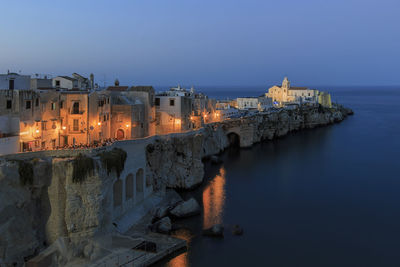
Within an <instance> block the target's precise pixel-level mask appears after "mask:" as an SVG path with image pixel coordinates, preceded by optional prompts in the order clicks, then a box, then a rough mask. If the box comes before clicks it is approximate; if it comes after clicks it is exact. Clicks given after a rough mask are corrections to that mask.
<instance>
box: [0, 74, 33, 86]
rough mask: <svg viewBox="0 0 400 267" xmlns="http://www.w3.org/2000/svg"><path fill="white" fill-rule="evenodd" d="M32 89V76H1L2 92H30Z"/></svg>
mask: <svg viewBox="0 0 400 267" xmlns="http://www.w3.org/2000/svg"><path fill="white" fill-rule="evenodd" d="M30 88H31V76H29V75H20V74H18V73H11V72H9V73H7V74H0V90H8V89H10V90H13V89H19V90H29V89H30Z"/></svg>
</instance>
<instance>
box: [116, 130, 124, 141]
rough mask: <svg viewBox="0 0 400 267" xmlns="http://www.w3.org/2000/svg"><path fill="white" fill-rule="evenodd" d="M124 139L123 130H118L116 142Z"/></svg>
mask: <svg viewBox="0 0 400 267" xmlns="http://www.w3.org/2000/svg"><path fill="white" fill-rule="evenodd" d="M124 137H125V133H124V130H122V129H118V131H117V140H123V139H124Z"/></svg>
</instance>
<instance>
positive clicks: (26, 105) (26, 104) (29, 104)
mask: <svg viewBox="0 0 400 267" xmlns="http://www.w3.org/2000/svg"><path fill="white" fill-rule="evenodd" d="M25 109H31V101H30V100H28V101H26V102H25Z"/></svg>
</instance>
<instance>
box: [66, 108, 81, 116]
mask: <svg viewBox="0 0 400 267" xmlns="http://www.w3.org/2000/svg"><path fill="white" fill-rule="evenodd" d="M68 112H69V114H71V115H82V114H83V113H85V111H84V110H77V109H68Z"/></svg>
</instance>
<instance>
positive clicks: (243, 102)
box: [236, 96, 272, 111]
mask: <svg viewBox="0 0 400 267" xmlns="http://www.w3.org/2000/svg"><path fill="white" fill-rule="evenodd" d="M236 103H237V108H238V109H239V110H259V111H264V110H267V109H268V108H270V107H272V98H270V97H267V96H260V97H239V98H237V99H236Z"/></svg>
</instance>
